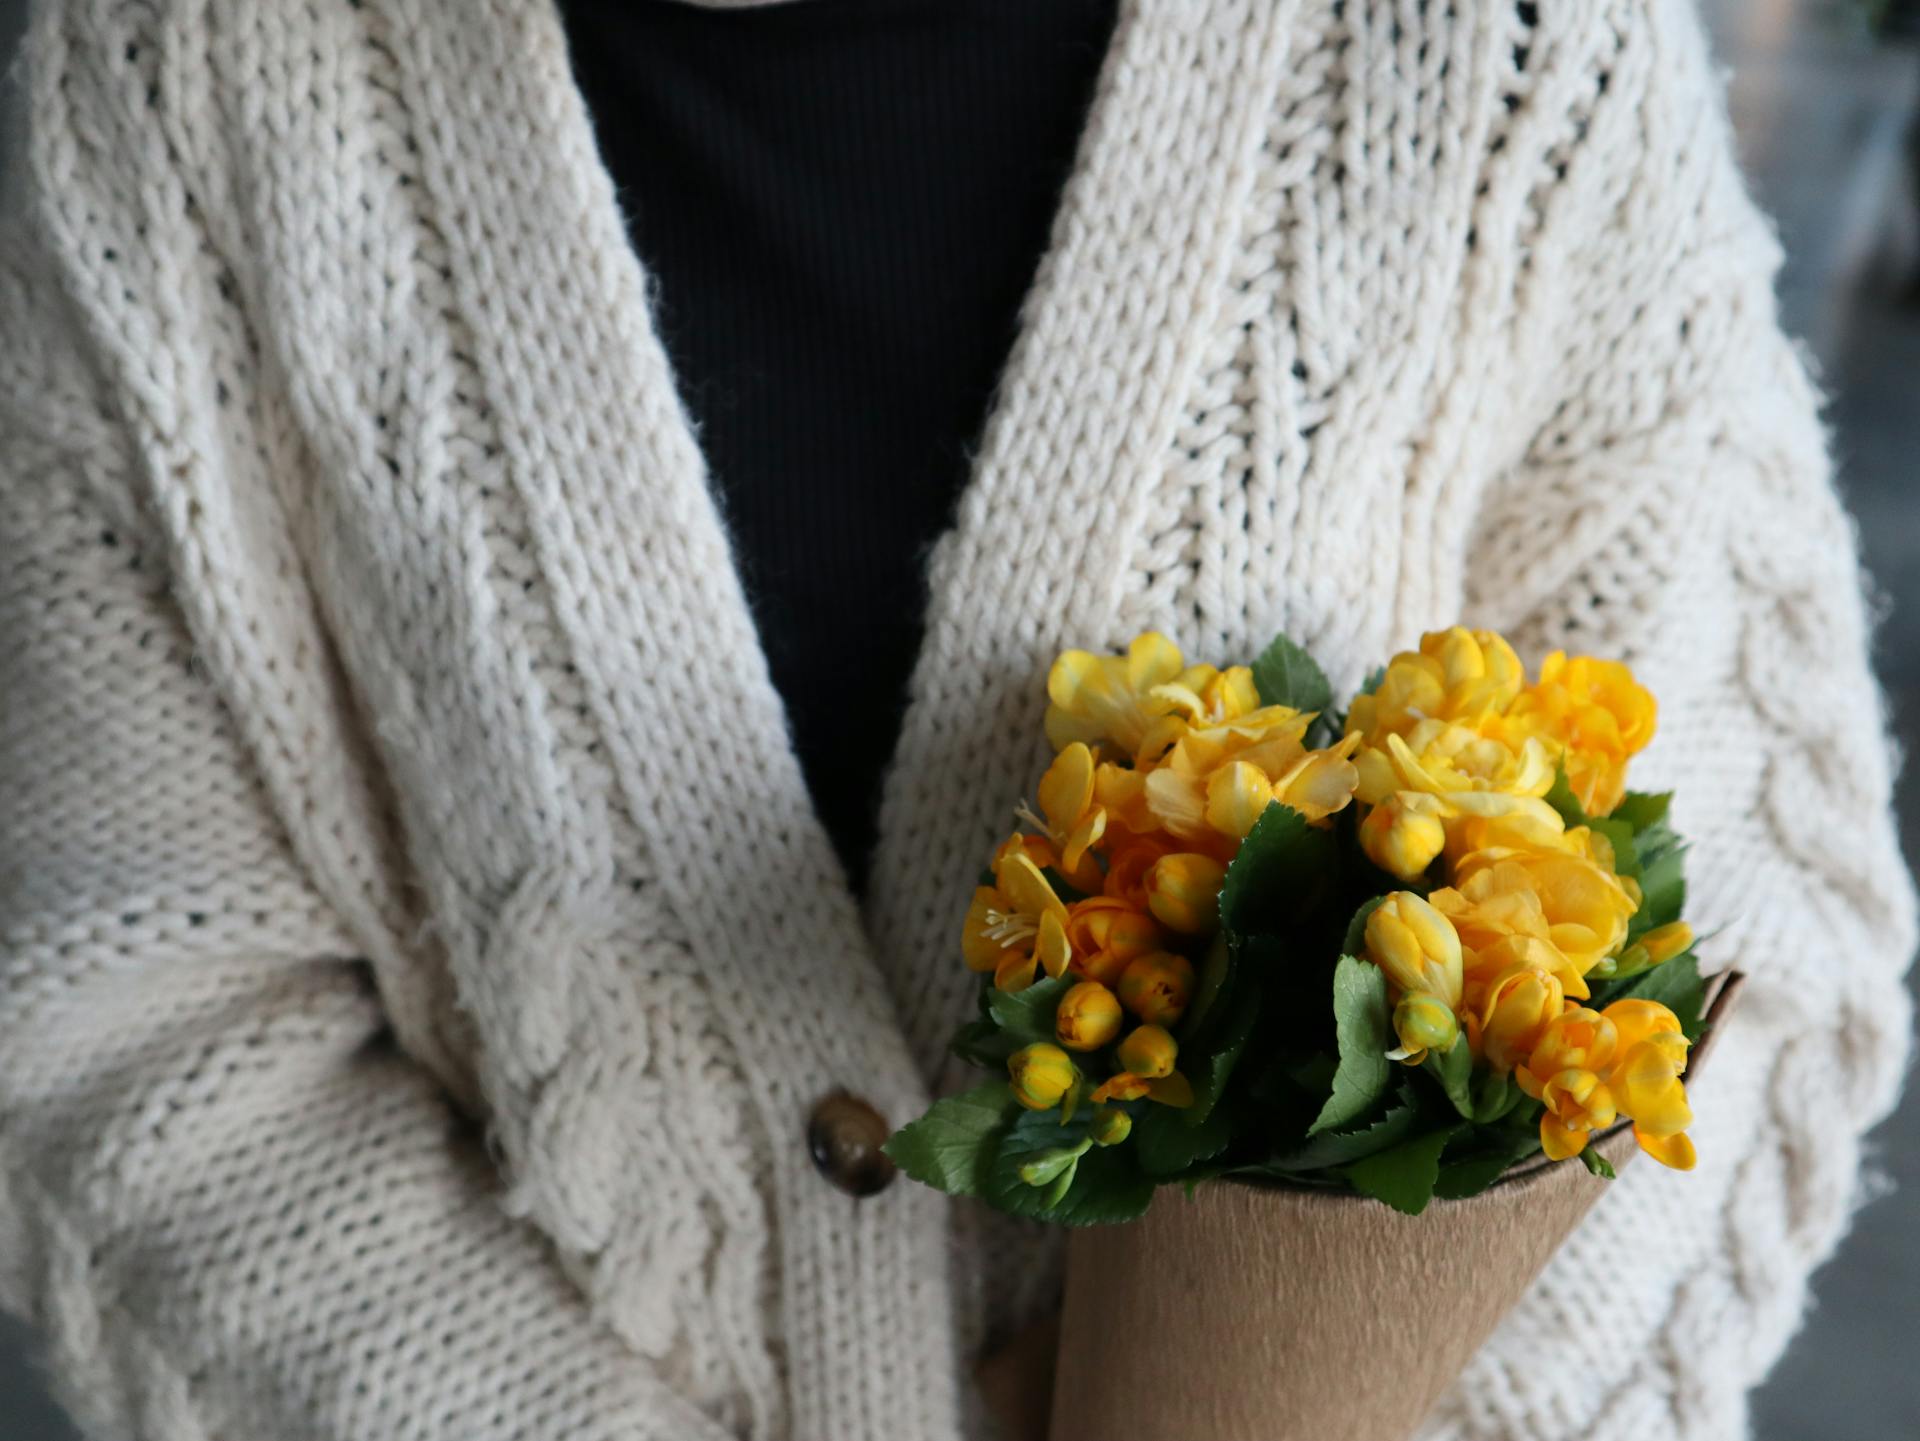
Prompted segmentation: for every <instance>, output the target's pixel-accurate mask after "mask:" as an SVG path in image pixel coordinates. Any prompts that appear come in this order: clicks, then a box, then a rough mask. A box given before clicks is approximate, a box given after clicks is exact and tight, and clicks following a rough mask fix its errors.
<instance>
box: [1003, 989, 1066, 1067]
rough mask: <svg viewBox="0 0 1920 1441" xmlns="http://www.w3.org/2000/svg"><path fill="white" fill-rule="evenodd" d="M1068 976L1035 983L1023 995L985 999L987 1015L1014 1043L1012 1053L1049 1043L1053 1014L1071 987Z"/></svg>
mask: <svg viewBox="0 0 1920 1441" xmlns="http://www.w3.org/2000/svg"><path fill="white" fill-rule="evenodd" d="M1073 984H1074V983H1073V979H1072V978H1071V977H1069V976H1059V977H1056V978H1055V979H1053V980H1044V981H1035V982H1034V983H1033V984H1032V985H1030V986H1028V987H1027V988H1026V989H1025V990H1024V991H1000V990H996V991H994V992H993V993H992V994H991V995H989V996H988V997H987V1013H988V1015H990V1016H991V1017H992V1018H993V1022H994V1024H995V1025H997V1026H999V1027H1000V1029H1001V1030H1002V1031H1004V1032H1005V1033H1006V1035H1007V1036H1008V1038H1009V1039H1011V1040H1012V1041H1013V1043H1014V1049H1015V1050H1018V1049H1019V1048H1020V1047H1021V1046H1030V1045H1033V1044H1034V1043H1035V1042H1036V1041H1051V1040H1052V1039H1053V1013H1054V1012H1055V1011H1057V1010H1059V1009H1060V998H1061V997H1062V996H1064V995H1065V994H1066V993H1067V992H1068V990H1070V989H1071V988H1072V986H1073Z"/></svg>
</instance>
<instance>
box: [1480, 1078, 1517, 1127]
mask: <svg viewBox="0 0 1920 1441" xmlns="http://www.w3.org/2000/svg"><path fill="white" fill-rule="evenodd" d="M1525 1094H1526V1092H1524V1091H1522V1090H1521V1089H1520V1088H1519V1087H1518V1086H1516V1085H1515V1084H1514V1083H1513V1076H1512V1074H1511V1073H1510V1072H1500V1073H1498V1074H1496V1073H1495V1072H1493V1071H1483V1072H1482V1073H1481V1074H1480V1075H1479V1076H1478V1077H1477V1078H1476V1079H1475V1080H1474V1083H1473V1116H1472V1119H1473V1120H1475V1121H1477V1122H1479V1123H1480V1124H1482V1125H1486V1124H1487V1123H1489V1122H1492V1121H1497V1120H1499V1119H1500V1118H1501V1117H1502V1116H1504V1115H1506V1114H1507V1112H1509V1111H1511V1110H1512V1109H1513V1108H1514V1105H1515V1104H1516V1103H1517V1101H1518V1100H1519V1098H1520V1097H1522V1096H1524V1095H1525Z"/></svg>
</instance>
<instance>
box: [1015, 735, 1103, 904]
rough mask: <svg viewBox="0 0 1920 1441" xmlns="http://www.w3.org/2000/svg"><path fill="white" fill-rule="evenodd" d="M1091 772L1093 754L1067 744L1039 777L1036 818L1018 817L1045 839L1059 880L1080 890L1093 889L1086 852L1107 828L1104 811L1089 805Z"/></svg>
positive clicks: (1095, 868)
mask: <svg viewBox="0 0 1920 1441" xmlns="http://www.w3.org/2000/svg"><path fill="white" fill-rule="evenodd" d="M1094 771H1095V767H1094V760H1093V752H1092V751H1090V750H1088V749H1087V747H1086V746H1085V745H1083V744H1082V743H1081V742H1079V741H1072V742H1069V743H1068V744H1067V745H1066V746H1064V747H1063V748H1062V749H1061V751H1060V754H1058V755H1057V756H1055V757H1054V758H1053V764H1052V765H1050V766H1048V767H1047V769H1046V774H1044V775H1042V776H1041V777H1040V789H1039V799H1040V812H1041V813H1040V814H1039V815H1037V816H1036V815H1034V814H1033V813H1032V812H1031V811H1023V812H1022V813H1021V819H1022V820H1025V821H1026V822H1027V823H1028V824H1030V825H1031V826H1033V828H1034V829H1035V830H1037V831H1040V832H1041V833H1042V834H1043V835H1045V836H1046V838H1047V842H1048V844H1049V846H1050V847H1051V848H1052V850H1053V853H1054V854H1055V855H1056V856H1058V857H1059V860H1060V873H1061V875H1063V876H1064V877H1065V878H1066V879H1067V882H1068V883H1069V884H1070V885H1072V886H1074V887H1075V888H1076V889H1078V890H1083V891H1085V890H1097V889H1099V886H1100V879H1101V872H1100V866H1099V863H1098V862H1096V861H1095V860H1094V859H1093V856H1092V853H1091V852H1092V848H1093V847H1094V846H1096V845H1098V844H1099V843H1100V838H1101V836H1102V835H1104V834H1105V833H1106V829H1107V812H1106V808H1105V807H1104V806H1101V805H1098V804H1096V803H1095V800H1094Z"/></svg>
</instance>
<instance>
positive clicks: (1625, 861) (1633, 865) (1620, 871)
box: [1587, 819, 1640, 881]
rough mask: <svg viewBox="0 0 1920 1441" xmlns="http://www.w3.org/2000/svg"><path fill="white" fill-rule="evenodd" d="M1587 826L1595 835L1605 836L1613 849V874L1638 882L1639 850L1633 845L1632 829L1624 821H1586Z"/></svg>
mask: <svg viewBox="0 0 1920 1441" xmlns="http://www.w3.org/2000/svg"><path fill="white" fill-rule="evenodd" d="M1587 825H1588V827H1589V828H1590V829H1591V830H1592V831H1593V832H1594V834H1595V835H1602V836H1605V837H1606V838H1607V841H1608V843H1609V844H1610V845H1611V846H1612V847H1613V873H1614V874H1615V875H1617V876H1630V877H1632V878H1633V879H1634V880H1636V881H1637V880H1639V879H1640V850H1639V847H1637V846H1636V845H1634V843H1633V827H1632V826H1630V825H1628V824H1627V823H1626V822H1625V821H1616V820H1611V819H1602V820H1593V821H1588V822H1587Z"/></svg>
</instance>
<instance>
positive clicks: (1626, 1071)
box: [1601, 997, 1695, 1171]
mask: <svg viewBox="0 0 1920 1441" xmlns="http://www.w3.org/2000/svg"><path fill="white" fill-rule="evenodd" d="M1601 1014H1602V1015H1604V1016H1605V1017H1606V1018H1607V1019H1608V1020H1610V1021H1612V1022H1613V1025H1614V1030H1615V1033H1616V1040H1615V1050H1616V1054H1617V1055H1618V1056H1619V1060H1618V1062H1617V1063H1616V1064H1615V1065H1614V1068H1613V1072H1612V1074H1611V1076H1610V1077H1609V1084H1610V1086H1611V1087H1612V1090H1613V1095H1614V1101H1615V1104H1616V1105H1617V1106H1618V1107H1619V1109H1620V1114H1622V1115H1623V1116H1631V1117H1632V1118H1633V1138H1634V1140H1636V1141H1637V1142H1639V1143H1640V1149H1641V1150H1643V1151H1645V1152H1646V1153H1647V1154H1648V1155H1649V1156H1651V1157H1653V1158H1654V1160H1656V1161H1658V1162H1660V1163H1661V1164H1662V1165H1664V1166H1671V1167H1673V1168H1674V1169H1675V1170H1676V1171H1691V1170H1692V1169H1693V1166H1694V1159H1695V1157H1694V1149H1693V1142H1692V1140H1690V1139H1689V1138H1688V1137H1687V1135H1686V1134H1685V1132H1686V1129H1687V1127H1688V1126H1690V1125H1692V1124H1693V1108H1692V1107H1691V1106H1689V1105H1688V1104H1687V1088H1686V1087H1685V1086H1684V1085H1682V1084H1681V1081H1680V1077H1681V1075H1682V1074H1683V1073H1684V1072H1685V1071H1686V1069H1687V1038H1686V1037H1685V1036H1684V1035H1683V1034H1682V1033H1681V1030H1680V1018H1679V1017H1678V1016H1676V1015H1674V1013H1673V1012H1672V1011H1670V1010H1668V1009H1667V1008H1666V1007H1665V1006H1663V1005H1661V1004H1660V1003H1659V1002H1658V1001H1643V1000H1636V999H1633V998H1631V997H1630V998H1628V999H1627V1000H1624V1001H1615V1002H1614V1003H1613V1004H1612V1005H1610V1006H1608V1007H1607V1008H1606V1010H1604V1011H1603V1012H1601Z"/></svg>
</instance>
